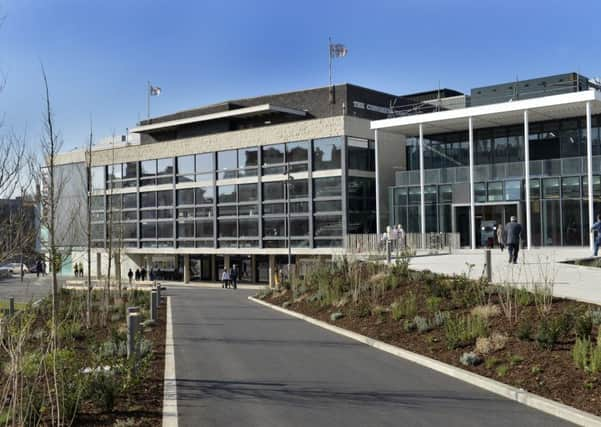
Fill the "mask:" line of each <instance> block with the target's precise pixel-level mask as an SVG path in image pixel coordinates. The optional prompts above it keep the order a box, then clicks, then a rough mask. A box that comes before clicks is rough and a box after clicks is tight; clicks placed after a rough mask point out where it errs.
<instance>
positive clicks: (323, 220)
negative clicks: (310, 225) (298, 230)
mask: <svg viewBox="0 0 601 427" xmlns="http://www.w3.org/2000/svg"><path fill="white" fill-rule="evenodd" d="M314 225H315V236H316V237H321V236H340V235H341V234H342V217H341V216H340V215H326V216H316V217H315V218H314Z"/></svg>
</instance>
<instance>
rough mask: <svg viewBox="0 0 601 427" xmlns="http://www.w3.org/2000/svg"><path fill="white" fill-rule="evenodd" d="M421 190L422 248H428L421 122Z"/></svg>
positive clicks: (420, 126)
mask: <svg viewBox="0 0 601 427" xmlns="http://www.w3.org/2000/svg"><path fill="white" fill-rule="evenodd" d="M419 190H420V201H419V203H420V226H421V235H422V249H426V195H425V194H424V125H423V124H421V123H420V124H419Z"/></svg>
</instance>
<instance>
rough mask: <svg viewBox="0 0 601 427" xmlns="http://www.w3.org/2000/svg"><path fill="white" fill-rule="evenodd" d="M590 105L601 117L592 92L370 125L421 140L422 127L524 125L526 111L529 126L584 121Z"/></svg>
mask: <svg viewBox="0 0 601 427" xmlns="http://www.w3.org/2000/svg"><path fill="white" fill-rule="evenodd" d="M587 102H590V105H591V113H592V114H601V93H600V92H599V91H596V90H594V89H591V90H587V91H582V92H572V93H566V94H561V95H552V96H545V97H541V98H533V99H525V100H521V101H520V100H517V101H509V102H503V103H499V104H491V105H480V106H477V107H468V108H461V109H457V110H446V111H437V112H434V113H424V114H416V115H412V116H405V117H394V118H390V119H383V120H375V121H372V122H371V129H374V130H375V129H380V130H382V131H385V132H387V133H397V134H401V135H405V136H418V135H419V126H420V124H421V125H422V129H423V133H424V134H426V135H428V134H438V133H445V132H456V131H465V130H466V129H467V120H468V119H469V118H470V117H471V118H472V123H473V128H474V129H477V128H485V127H495V126H505V125H515V124H521V123H523V121H524V111H528V113H529V121H530V122H535V121H544V120H553V119H560V118H562V119H564V118H570V117H584V115H585V113H586V104H587Z"/></svg>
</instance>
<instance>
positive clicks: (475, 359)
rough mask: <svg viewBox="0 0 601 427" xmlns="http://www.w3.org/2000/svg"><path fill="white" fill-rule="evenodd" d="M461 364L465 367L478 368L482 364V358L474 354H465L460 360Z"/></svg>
mask: <svg viewBox="0 0 601 427" xmlns="http://www.w3.org/2000/svg"><path fill="white" fill-rule="evenodd" d="M459 362H461V364H462V365H465V366H476V365H479V364H480V363H482V357H480V356H479V355H478V354H476V353H474V352H469V353H463V354H462V355H461V357H460V358H459Z"/></svg>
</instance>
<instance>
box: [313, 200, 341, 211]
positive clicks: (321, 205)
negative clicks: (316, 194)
mask: <svg viewBox="0 0 601 427" xmlns="http://www.w3.org/2000/svg"><path fill="white" fill-rule="evenodd" d="M314 207H315V212H340V211H341V210H342V202H341V201H340V200H324V201H319V202H315V204H314Z"/></svg>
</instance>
